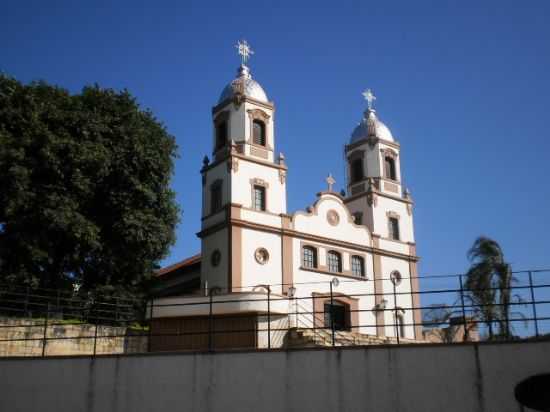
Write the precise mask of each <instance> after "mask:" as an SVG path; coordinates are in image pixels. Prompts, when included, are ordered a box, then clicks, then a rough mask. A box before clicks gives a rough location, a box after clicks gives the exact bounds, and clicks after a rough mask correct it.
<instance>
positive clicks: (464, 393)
mask: <svg viewBox="0 0 550 412" xmlns="http://www.w3.org/2000/svg"><path fill="white" fill-rule="evenodd" d="M548 353H550V342H548V341H546V342H530V343H494V344H478V345H476V344H460V345H458V344H455V345H403V346H370V347H368V348H340V349H322V350H319V349H313V350H292V351H280V350H276V351H243V352H237V353H231V352H229V353H228V352H225V353H223V352H221V353H216V354H208V353H191V354H184V353H180V354H177V353H175V354H158V355H157V354H155V355H141V356H140V355H133V356H105V357H98V358H95V359H94V358H91V357H72V358H71V357H69V358H57V359H0V388H2V396H0V410H2V411H10V412H29V411H42V412H54V411H55V412H74V411H86V412H153V411H154V412H174V411H180V410H185V411H193V412H227V411H239V412H257V411H262V412H279V411H281V412H282V411H317V412H334V411H341V412H351V411H357V412H359V411H361V412H380V411H399V412H442V411H445V412H465V411H468V412H469V411H476V412H518V411H520V410H521V408H520V406H519V405H518V403H517V401H516V400H515V398H514V389H515V387H516V385H517V384H518V383H519V382H521V381H522V380H524V379H525V378H527V377H529V376H532V375H536V374H541V373H548V370H550V357H549V356H548Z"/></svg>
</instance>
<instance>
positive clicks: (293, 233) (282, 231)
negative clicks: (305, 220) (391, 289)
mask: <svg viewBox="0 0 550 412" xmlns="http://www.w3.org/2000/svg"><path fill="white" fill-rule="evenodd" d="M229 224H231V225H233V226H238V227H241V228H245V229H252V230H259V231H262V232H268V233H273V234H278V235H284V236H290V237H294V238H297V239H302V240H308V241H312V242H317V243H324V244H328V245H331V246H337V247H342V248H345V249H352V250H358V251H362V252H369V253H373V254H377V255H381V256H387V257H395V258H398V259H403V260H407V261H413V262H416V261H418V260H420V258H419V257H418V256H415V255H407V254H404V253H398V252H391V251H389V250H383V249H380V248H375V247H372V246H364V245H358V244H355V243H350V242H346V241H342V240H336V239H330V238H327V237H324V236H317V235H312V234H310V233H304V232H299V231H297V230H294V229H286V228H280V227H274V226H268V225H263V224H260V223H252V222H248V221H245V220H242V219H231V220H230V222H229ZM226 226H228V224H227V222H222V223H221V224H218V225H215V226H212V227H210V228H208V229H205V230H203V231H201V232H199V233H197V236H199V237H204V236H206V235H208V234H211V233H214V232H216V231H219V230H221V229H224V228H225V227H226Z"/></svg>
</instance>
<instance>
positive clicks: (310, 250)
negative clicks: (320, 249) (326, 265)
mask: <svg viewBox="0 0 550 412" xmlns="http://www.w3.org/2000/svg"><path fill="white" fill-rule="evenodd" d="M302 264H303V265H304V267H305V268H316V267H317V249H315V248H314V247H311V246H304V248H303V249H302Z"/></svg>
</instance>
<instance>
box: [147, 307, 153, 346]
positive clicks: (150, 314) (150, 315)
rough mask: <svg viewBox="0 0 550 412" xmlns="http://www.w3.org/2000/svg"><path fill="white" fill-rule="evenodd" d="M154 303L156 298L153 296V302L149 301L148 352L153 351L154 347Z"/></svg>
mask: <svg viewBox="0 0 550 412" xmlns="http://www.w3.org/2000/svg"><path fill="white" fill-rule="evenodd" d="M153 303H154V300H153V299H152V298H151V303H149V331H148V334H147V335H148V336H147V352H151V348H152V344H151V338H152V337H153Z"/></svg>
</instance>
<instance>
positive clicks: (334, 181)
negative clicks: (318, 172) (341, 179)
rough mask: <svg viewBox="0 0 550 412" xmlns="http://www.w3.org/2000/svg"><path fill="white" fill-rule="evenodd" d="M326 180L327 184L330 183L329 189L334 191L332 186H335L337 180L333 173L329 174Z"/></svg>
mask: <svg viewBox="0 0 550 412" xmlns="http://www.w3.org/2000/svg"><path fill="white" fill-rule="evenodd" d="M326 182H327V185H328V191H329V192H332V186H334V184H335V183H336V180H334V177H332V174H331V173H329V174H328V176H327V178H326Z"/></svg>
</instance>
